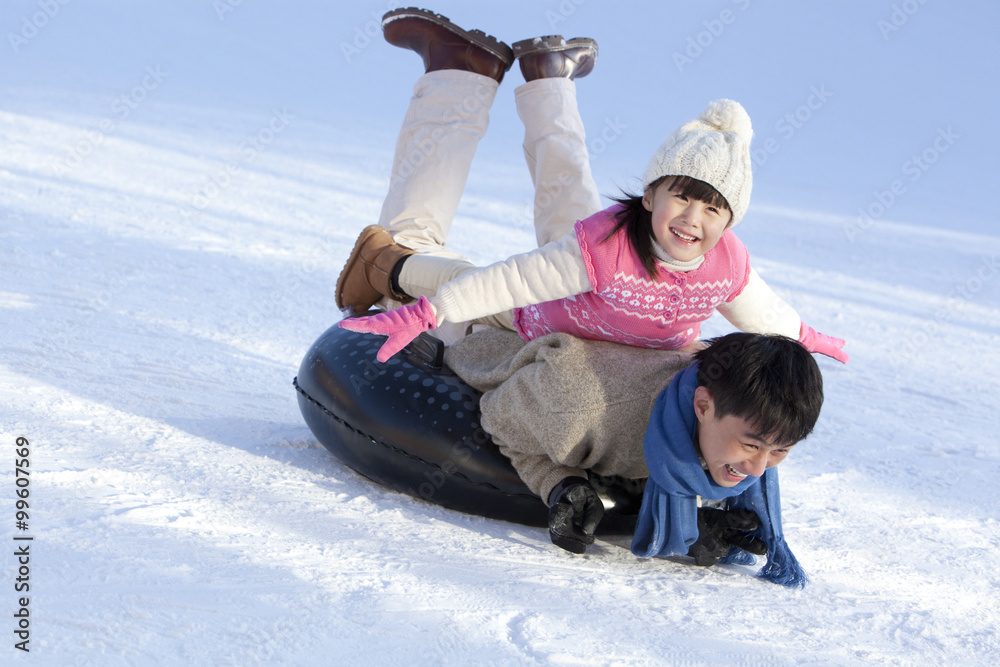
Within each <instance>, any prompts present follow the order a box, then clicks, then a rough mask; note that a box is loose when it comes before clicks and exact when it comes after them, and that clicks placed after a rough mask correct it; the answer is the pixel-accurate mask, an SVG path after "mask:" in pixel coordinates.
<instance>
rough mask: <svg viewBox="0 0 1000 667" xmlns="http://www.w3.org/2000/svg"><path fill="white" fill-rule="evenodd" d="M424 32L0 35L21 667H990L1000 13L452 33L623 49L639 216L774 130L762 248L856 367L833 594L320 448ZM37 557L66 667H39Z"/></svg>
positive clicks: (761, 191) (809, 545) (491, 221)
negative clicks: (325, 407) (319, 410)
mask: <svg viewBox="0 0 1000 667" xmlns="http://www.w3.org/2000/svg"><path fill="white" fill-rule="evenodd" d="M336 5H344V6H336ZM396 6H399V4H398V3H387V2H384V1H383V2H360V3H325V2H305V1H300V2H288V3H273V4H272V3H254V2H243V1H240V0H216V1H215V2H208V0H204V1H202V2H195V1H194V0H179V1H175V2H170V3H164V2H145V3H119V2H113V1H111V0H94V1H92V2H87V3H84V2H71V1H70V0H8V1H7V2H4V3H3V5H2V6H0V27H2V30H0V37H3V43H2V44H0V101H2V104H0V220H2V226H0V311H2V313H3V324H4V326H3V330H4V331H3V336H2V339H0V340H2V343H0V444H2V446H3V447H4V451H6V452H7V454H6V455H5V456H6V461H7V465H6V466H4V467H3V468H2V469H0V496H2V497H3V498H4V500H3V502H2V503H0V508H2V511H0V515H2V519H0V540H2V543H3V548H2V551H3V554H4V556H3V577H2V578H3V584H2V585H0V591H2V592H0V610H2V613H0V616H2V617H3V618H5V619H6V620H5V621H2V622H0V632H2V636H4V637H6V639H5V643H6V645H5V646H3V647H2V648H0V655H2V658H0V660H2V661H3V662H4V664H28V663H29V662H30V663H32V664H37V665H119V664H122V665H125V664H130V665H131V664H134V665H145V664H191V665H201V664H205V665H208V664H211V665H218V664H233V665H250V664H292V665H327V664H378V665H382V664H421V665H422V664H437V663H447V664H468V663H489V664H502V665H506V664H511V665H514V664H517V665H521V664H649V665H653V664H669V665H731V664H734V665H735V664H741V665H755V664H768V665H771V664H778V665H786V664H787V665H792V664H808V665H855V664H889V665H910V664H969V665H976V664H983V665H985V664H992V663H993V662H994V661H995V656H996V655H997V654H998V652H1000V640H998V639H997V628H998V621H1000V606H998V603H997V600H998V597H1000V596H998V593H1000V573H998V571H997V570H998V569H997V567H996V565H995V562H996V556H997V553H998V549H1000V526H998V523H997V510H996V508H997V506H998V503H1000V491H997V487H996V485H995V483H994V482H995V480H996V478H997V475H998V474H1000V445H998V444H997V440H996V438H995V437H994V434H995V430H996V426H997V421H996V414H997V411H998V407H1000V399H998V396H1000V380H998V379H997V376H998V373H997V371H998V356H997V352H996V349H997V344H998V342H1000V324H998V323H1000V287H998V285H1000V280H998V279H997V274H998V264H997V257H998V254H1000V236H998V234H997V231H996V221H997V216H996V212H995V204H994V202H993V197H992V193H993V192H994V190H995V187H994V186H993V179H994V178H995V175H996V167H995V156H996V154H997V151H998V149H1000V146H998V142H1000V139H998V136H1000V135H998V133H997V132H996V131H995V128H994V127H993V125H994V124H995V122H996V118H995V115H996V114H995V113H994V111H993V110H995V109H996V108H997V106H998V104H997V103H998V93H997V89H996V86H995V85H993V84H991V83H990V82H991V81H993V80H994V78H995V77H994V75H993V72H992V71H991V69H989V68H991V67H992V64H993V63H995V62H997V61H998V57H1000V48H998V45H997V42H996V39H995V36H994V35H993V33H994V32H995V28H996V26H997V25H998V18H1000V9H998V7H997V5H996V4H995V3H987V2H965V3H952V4H947V5H946V4H944V3H938V2H930V1H927V0H902V1H899V0H897V1H894V2H890V1H889V0H880V1H879V2H860V1H854V2H844V3H791V2H784V3H757V2H752V1H751V0H734V1H732V2H729V1H725V0H713V2H711V3H680V4H678V3H660V2H645V3H631V4H628V5H627V8H626V6H625V5H623V4H622V3H615V4H614V6H612V4H610V3H597V2H587V1H586V0H562V1H560V2H556V0H552V2H548V3H533V2H528V0H509V1H508V2H505V3H497V4H495V5H492V6H480V5H479V4H475V5H472V4H469V3H463V2H459V1H458V0H442V1H441V2H437V3H436V4H435V5H433V6H432V8H433V9H435V10H437V11H439V12H441V13H443V14H445V15H447V16H450V17H451V18H453V19H454V20H456V21H457V22H459V23H460V24H462V25H465V26H467V27H470V28H472V27H479V28H482V29H484V30H486V31H487V32H490V33H491V34H494V35H497V36H498V37H501V38H502V39H504V40H506V41H507V42H508V43H510V42H512V41H515V40H518V39H523V38H525V37H529V36H532V35H535V34H538V35H543V34H551V33H555V32H559V33H562V34H564V35H565V36H567V37H570V36H576V35H588V36H593V37H595V38H596V39H597V40H598V41H599V43H600V46H601V58H600V62H599V64H598V66H597V68H596V69H595V71H594V73H593V74H591V75H590V76H589V77H588V78H587V79H584V80H581V81H580V82H579V91H580V104H581V107H582V109H583V115H584V119H585V121H586V123H587V125H588V128H590V140H589V141H590V147H591V151H592V158H593V166H594V172H595V177H596V178H597V181H598V184H599V186H600V187H601V190H602V192H604V193H606V194H609V195H614V194H615V193H616V192H617V190H618V188H620V187H633V186H634V185H635V183H636V179H637V178H638V176H639V175H640V174H641V172H642V170H643V169H644V168H645V164H646V161H647V160H648V158H649V156H650V155H651V154H652V152H653V150H654V149H655V148H656V146H657V145H658V144H659V142H660V141H662V139H663V138H664V137H665V136H666V134H667V133H668V132H669V131H670V130H672V129H673V128H674V127H675V126H676V125H678V124H679V123H681V122H683V121H685V120H687V119H689V118H692V117H694V115H695V114H697V112H698V111H699V110H700V109H701V108H702V106H704V104H705V103H706V102H707V101H709V100H711V99H715V98H718V97H731V98H733V99H737V100H739V101H741V102H742V103H743V104H744V106H746V108H747V109H748V111H749V112H750V115H751V117H752V118H753V119H754V124H755V129H756V139H755V149H758V153H756V154H755V155H756V160H757V169H756V174H755V179H756V183H755V191H754V198H753V201H752V203H751V207H750V212H749V214H748V215H747V218H746V219H745V220H744V222H742V223H741V225H740V227H739V228H737V233H738V234H739V235H740V237H741V238H742V239H743V240H744V242H745V243H746V244H747V245H748V247H749V248H750V252H751V255H752V256H753V258H754V264H755V266H756V267H757V268H758V270H759V271H760V273H761V274H762V275H763V276H764V277H765V279H766V280H767V281H768V282H769V284H771V285H772V286H773V287H774V288H775V289H776V290H777V291H779V293H781V294H782V295H783V296H784V297H785V298H786V299H787V300H789V301H790V302H791V303H792V304H794V305H795V307H796V308H797V309H798V310H799V312H800V313H801V314H802V316H803V318H804V319H805V320H806V321H807V322H809V323H810V324H811V325H812V326H814V327H815V328H817V329H818V330H820V331H823V332H825V333H829V334H833V335H838V336H842V337H844V338H846V339H847V340H848V341H849V344H848V348H847V349H848V351H849V352H850V354H851V362H850V364H849V365H847V366H841V365H839V364H837V363H836V362H833V361H830V360H827V359H821V360H820V364H821V367H822V369H823V371H824V376H825V380H826V389H827V401H826V405H825V407H824V411H823V416H822V418H821V421H820V424H819V425H818V427H817V430H816V432H815V433H814V435H812V436H811V437H810V438H809V439H808V440H807V441H805V442H804V443H802V444H801V445H800V446H798V447H797V448H796V451H795V452H794V454H793V455H792V456H791V457H790V458H789V460H788V461H787V462H786V463H785V464H783V466H782V481H783V489H782V496H783V500H784V517H785V523H786V534H787V535H788V536H789V541H790V543H791V546H792V548H793V549H794V551H795V553H796V555H797V556H798V557H799V559H800V560H801V562H802V563H803V565H804V567H805V568H806V570H807V571H808V573H809V574H810V576H811V578H812V582H811V584H810V585H809V586H808V587H807V588H806V589H804V590H802V591H790V590H786V589H783V588H781V587H779V586H774V585H771V584H767V583H764V582H761V581H759V580H757V579H755V578H754V577H753V576H751V575H752V574H753V569H752V568H746V567H722V566H720V567H715V568H710V569H701V568H696V567H693V566H691V565H689V564H687V563H685V562H684V561H683V559H676V560H656V561H645V560H639V559H636V558H634V557H633V556H632V555H631V554H630V553H629V552H628V550H627V541H624V540H612V541H604V540H599V541H598V543H597V544H596V545H595V546H594V547H592V548H591V549H589V550H588V553H587V554H586V555H584V556H582V557H581V556H573V555H571V554H569V553H566V552H562V551H560V550H558V549H556V548H555V547H553V546H552V545H551V543H550V542H549V539H548V536H547V534H546V533H545V531H542V530H539V529H534V528H527V527H523V526H518V525H513V524H507V523H502V522H495V521H489V520H485V519H480V518H477V517H470V516H464V515H460V514H457V513H454V512H450V511H447V510H444V509H442V508H439V507H436V506H433V505H429V504H426V503H422V502H419V501H416V500H413V499H411V498H409V497H406V496H403V495H400V494H397V493H395V492H392V491H389V490H386V489H384V488H380V487H378V486H376V485H374V484H372V483H371V482H369V481H367V480H365V479H364V478H361V477H360V476H359V475H357V474H355V473H354V472H352V471H351V470H350V469H347V468H346V467H345V466H343V465H342V464H340V463H339V462H338V461H337V460H336V459H335V458H334V457H333V456H331V455H330V454H329V453H328V452H327V451H326V450H325V449H323V448H322V447H321V446H320V445H318V444H317V442H316V440H315V438H314V437H313V436H312V434H311V433H310V432H309V430H308V429H307V428H306V426H305V425H304V423H303V421H302V418H301V416H300V414H299V411H298V407H297V404H296V395H295V391H294V389H293V387H292V384H291V380H292V377H293V376H294V375H295V373H296V370H297V368H298V364H299V361H300V360H301V358H302V356H303V355H304V353H305V351H306V350H307V349H308V347H309V346H310V344H311V343H312V342H313V341H314V340H315V339H316V337H318V336H319V334H320V333H322V332H323V331H324V330H325V329H326V328H327V327H328V326H330V325H331V324H332V323H334V322H335V321H336V320H337V319H338V318H339V317H340V315H339V313H338V312H337V311H336V308H335V306H334V304H333V297H332V289H333V285H334V282H335V281H336V277H337V275H338V273H339V271H340V268H341V266H342V264H343V261H344V259H345V258H346V256H347V253H348V251H349V250H350V248H351V246H352V244H353V241H354V238H355V237H356V235H357V233H358V231H359V230H360V229H361V228H362V227H363V226H364V225H366V224H369V223H371V222H372V221H374V220H375V219H376V218H377V215H378V211H379V207H380V204H381V197H382V196H383V194H384V192H385V187H386V185H387V182H388V181H387V179H388V171H389V163H390V160H391V151H392V148H393V143H394V135H395V132H396V130H397V129H398V125H399V122H400V120H401V119H402V115H403V112H404V110H405V105H406V102H407V99H408V97H409V94H410V89H411V86H412V83H413V81H414V80H415V79H416V76H417V75H418V74H419V72H420V67H419V61H418V59H417V58H416V56H414V55H412V54H408V53H404V52H401V51H399V50H398V49H395V48H393V47H390V46H388V45H386V44H385V43H384V42H383V41H382V40H381V37H380V36H379V34H378V31H377V25H378V23H377V17H379V16H381V14H382V13H383V12H384V11H386V10H387V9H391V8H394V7H396ZM692 45H694V46H692ZM699 49H700V50H699ZM692 54H693V56H695V57H692ZM684 58H688V60H690V62H686V61H685V60H684ZM519 80H520V74H519V72H517V71H516V68H515V69H514V70H512V71H511V72H510V73H509V75H508V79H507V80H505V82H504V84H503V86H502V87H501V94H500V95H499V97H498V99H497V102H496V105H495V107H494V112H493V124H492V127H491V129H490V133H489V135H488V136H487V138H486V139H485V140H484V142H483V144H482V147H481V151H480V154H479V156H478V157H477V162H476V164H475V165H474V172H473V174H472V176H471V178H470V182H469V188H468V195H467V197H466V198H465V199H464V200H463V204H462V207H461V209H460V211H459V218H458V220H457V221H456V223H455V228H454V230H453V233H452V241H453V245H454V247H456V248H457V249H459V250H462V251H464V252H467V253H468V254H469V255H470V256H471V257H472V258H473V259H474V260H476V261H477V262H482V263H485V262H489V261H492V260H495V259H499V258H502V257H505V256H507V255H508V254H510V253H512V252H516V251H520V250H523V249H526V248H529V247H531V246H532V245H533V243H534V240H533V232H532V230H531V225H530V220H529V217H528V213H530V201H531V189H530V185H529V183H528V179H527V177H526V171H525V169H524V167H523V164H522V161H521V155H520V148H519V143H520V139H519V135H520V131H521V130H520V127H519V121H518V119H517V117H516V114H515V113H514V109H513V100H512V91H513V89H514V87H515V86H516V84H517V82H518V81H519ZM484 240H487V242H486V243H483V241H484ZM725 330H726V326H725V324H724V322H719V321H716V320H713V321H712V322H710V323H709V326H708V327H707V333H709V334H714V333H721V332H723V331H725ZM19 436H20V437H23V438H26V439H27V440H28V441H29V442H30V494H31V495H30V501H29V502H30V510H29V514H30V519H29V524H30V529H29V530H28V531H20V530H17V529H16V528H15V512H16V509H15V499H16V497H15V492H16V489H17V488H18V487H17V486H16V477H15V470H14V467H15V462H14V459H15V456H14V454H15V449H16V441H17V438H18V437H19ZM25 535H30V536H32V537H33V538H34V539H33V541H31V542H30V566H29V567H30V592H29V593H28V596H29V598H30V601H29V604H28V605H27V609H28V610H29V613H30V643H29V644H28V646H29V647H30V651H31V652H30V654H25V653H23V652H22V651H20V650H17V649H16V648H15V646H14V645H15V643H16V642H17V641H18V639H17V636H16V634H15V632H14V631H15V630H17V629H18V625H17V624H18V619H16V618H15V617H14V614H15V613H18V611H19V608H20V606H21V603H20V602H19V598H20V597H21V596H22V595H25V593H19V592H16V591H15V583H16V577H17V576H18V568H19V566H20V565H19V563H18V557H17V556H15V555H14V552H15V549H16V548H18V547H19V546H22V545H23V544H25V542H23V541H15V540H14V538H15V537H19V536H25Z"/></svg>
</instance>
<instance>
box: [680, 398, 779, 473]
mask: <svg viewBox="0 0 1000 667" xmlns="http://www.w3.org/2000/svg"><path fill="white" fill-rule="evenodd" d="M694 412H695V415H696V416H697V417H698V430H697V438H696V446H697V447H698V453H699V454H700V455H701V457H702V458H703V459H704V460H705V463H706V464H707V465H708V472H709V474H710V475H711V476H712V479H713V480H715V483H716V484H718V485H719V486H726V487H731V486H736V485H737V484H739V483H740V482H742V481H743V480H744V479H746V478H747V476H748V475H749V476H753V477H760V476H761V475H763V474H764V469H765V468H772V467H774V466H776V465H778V464H779V463H781V462H782V461H784V460H785V457H786V456H787V455H788V452H790V451H791V449H792V447H793V446H794V445H777V444H774V443H772V442H768V441H767V440H764V439H763V438H762V437H761V436H760V435H759V434H757V433H756V432H755V429H754V428H753V425H751V424H749V423H748V422H747V421H746V420H744V419H741V418H739V417H736V416H734V415H726V416H725V417H723V418H721V419H718V418H717V417H716V416H715V401H713V400H712V394H711V393H710V392H709V391H708V389H706V388H705V387H698V388H697V389H696V390H695V394H694Z"/></svg>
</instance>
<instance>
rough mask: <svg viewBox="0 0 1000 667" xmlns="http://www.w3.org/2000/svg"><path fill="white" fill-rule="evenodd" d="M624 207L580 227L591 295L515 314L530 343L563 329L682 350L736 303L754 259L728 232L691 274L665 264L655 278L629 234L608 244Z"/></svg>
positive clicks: (582, 335)
mask: <svg viewBox="0 0 1000 667" xmlns="http://www.w3.org/2000/svg"><path fill="white" fill-rule="evenodd" d="M619 210H621V206H620V205H615V206H612V207H611V208H608V209H605V210H604V211H601V212H599V213H596V214H594V215H592V216H590V217H589V218H587V219H586V220H581V221H579V222H577V223H576V226H575V229H576V236H577V239H578V240H579V242H580V250H581V251H582V252H583V261H584V262H585V263H586V265H587V276H588V277H589V278H590V284H591V285H593V287H594V289H593V291H591V292H585V293H583V294H577V295H576V296H571V297H567V298H565V299H557V300H555V301H547V302H545V303H540V304H537V305H534V306H527V307H525V308H518V309H515V311H514V327H515V328H516V329H517V332H518V333H519V334H521V337H522V338H523V339H524V340H528V341H530V340H534V339H535V338H539V337H540V336H544V335H546V334H550V333H554V332H557V331H561V332H564V333H568V334H573V335H574V336H579V337H580V338H590V339H593V340H609V341H614V342H616V343H625V344H626V345H634V346H637V347H651V348H657V349H663V350H676V349H677V348H680V347H683V346H685V345H687V344H688V343H690V342H692V341H693V340H695V339H696V338H697V337H698V333H699V331H700V330H701V322H703V321H705V320H707V319H708V318H709V317H710V316H711V315H712V313H713V312H715V309H716V308H717V307H718V305H719V304H721V303H724V302H728V301H732V300H733V299H735V298H736V297H737V296H738V295H739V293H740V292H741V291H743V288H744V287H745V286H746V284H747V280H748V279H749V277H750V257H749V255H748V253H747V249H746V247H745V246H744V245H743V244H742V243H741V242H740V240H739V239H738V238H736V235H735V234H733V233H732V232H731V231H727V232H726V233H725V234H723V235H722V238H721V239H720V240H719V243H718V244H716V246H715V247H714V248H712V250H710V251H709V252H708V254H707V255H705V260H704V261H703V262H702V264H701V266H699V267H698V268H697V269H694V270H693V271H687V272H681V271H677V272H673V271H667V270H666V269H664V268H663V266H662V265H661V266H660V271H659V277H658V278H657V279H656V280H653V279H651V278H650V277H649V274H647V273H646V270H645V269H644V268H643V267H642V263H641V262H640V261H639V257H638V256H637V255H636V253H635V251H634V250H632V244H631V243H629V242H628V237H627V236H626V235H625V233H624V232H623V231H619V232H618V233H617V234H615V235H614V236H613V237H611V238H610V239H608V241H606V242H603V243H602V241H603V240H604V238H605V237H606V236H607V235H608V233H609V232H610V231H611V230H612V229H613V228H614V226H615V222H616V220H615V213H616V212H617V211H619Z"/></svg>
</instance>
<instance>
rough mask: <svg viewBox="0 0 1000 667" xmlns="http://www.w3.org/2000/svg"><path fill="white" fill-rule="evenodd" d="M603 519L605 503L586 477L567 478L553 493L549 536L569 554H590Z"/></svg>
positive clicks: (556, 486) (550, 502)
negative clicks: (596, 532)
mask: <svg viewBox="0 0 1000 667" xmlns="http://www.w3.org/2000/svg"><path fill="white" fill-rule="evenodd" d="M603 516H604V504H603V503H602V502H601V499H600V498H599V497H598V496H597V492H596V491H594V487H592V486H591V485H590V482H589V481H587V480H586V479H584V478H583V477H567V478H566V479H564V480H563V481H561V482H559V483H558V484H556V485H555V487H554V488H553V489H552V491H551V492H550V493H549V537H551V538H552V544H554V545H556V546H557V547H562V548H563V549H565V550H566V551H572V552H573V553H575V554H582V553H583V552H584V551H586V549H587V545H588V544H593V543H594V531H595V530H596V529H597V524H598V523H600V522H601V518H602V517H603Z"/></svg>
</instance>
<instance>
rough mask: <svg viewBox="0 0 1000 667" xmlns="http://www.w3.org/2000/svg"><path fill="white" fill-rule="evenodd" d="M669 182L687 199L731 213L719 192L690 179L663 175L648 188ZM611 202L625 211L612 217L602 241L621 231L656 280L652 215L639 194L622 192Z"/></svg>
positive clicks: (673, 189)
mask: <svg viewBox="0 0 1000 667" xmlns="http://www.w3.org/2000/svg"><path fill="white" fill-rule="evenodd" d="M668 179H670V180H669V184H668V187H669V188H670V189H671V190H672V191H673V192H679V193H680V194H682V195H684V196H685V197H687V198H688V199H697V200H698V201H703V202H705V203H706V204H709V205H711V206H715V207H717V208H721V209H723V210H726V211H729V210H731V209H730V208H729V202H727V201H726V198H725V197H723V196H722V193H720V192H719V191H718V190H716V189H715V188H714V187H712V186H711V185H709V184H708V183H706V182H705V181H699V180H698V179H697V178H691V177H690V176H663V177H661V178H659V179H657V180H655V181H653V182H652V183H650V184H649V188H657V187H659V186H660V184H662V183H664V182H667V180H668ZM649 188H647V189H649ZM612 201H616V202H618V203H619V204H622V205H623V206H624V207H625V208H623V209H622V210H621V211H619V212H618V213H616V214H615V218H616V219H617V223H616V224H615V227H614V229H612V230H611V232H610V233H609V234H608V235H607V236H606V237H605V238H604V241H607V240H608V239H610V238H611V237H612V236H614V235H615V234H617V233H618V232H619V231H621V230H622V229H624V230H625V234H626V236H627V237H628V241H629V243H631V244H632V247H633V248H634V249H635V253H636V254H637V255H638V256H639V261H641V262H642V268H644V269H646V273H648V274H649V277H650V278H652V279H653V280H656V278H657V277H658V276H659V273H660V270H659V266H658V265H657V264H656V255H655V254H653V216H652V214H651V213H650V212H649V211H647V210H646V207H645V206H643V205H642V195H638V196H637V195H631V194H629V193H627V192H624V191H623V192H622V196H621V197H620V198H612Z"/></svg>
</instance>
